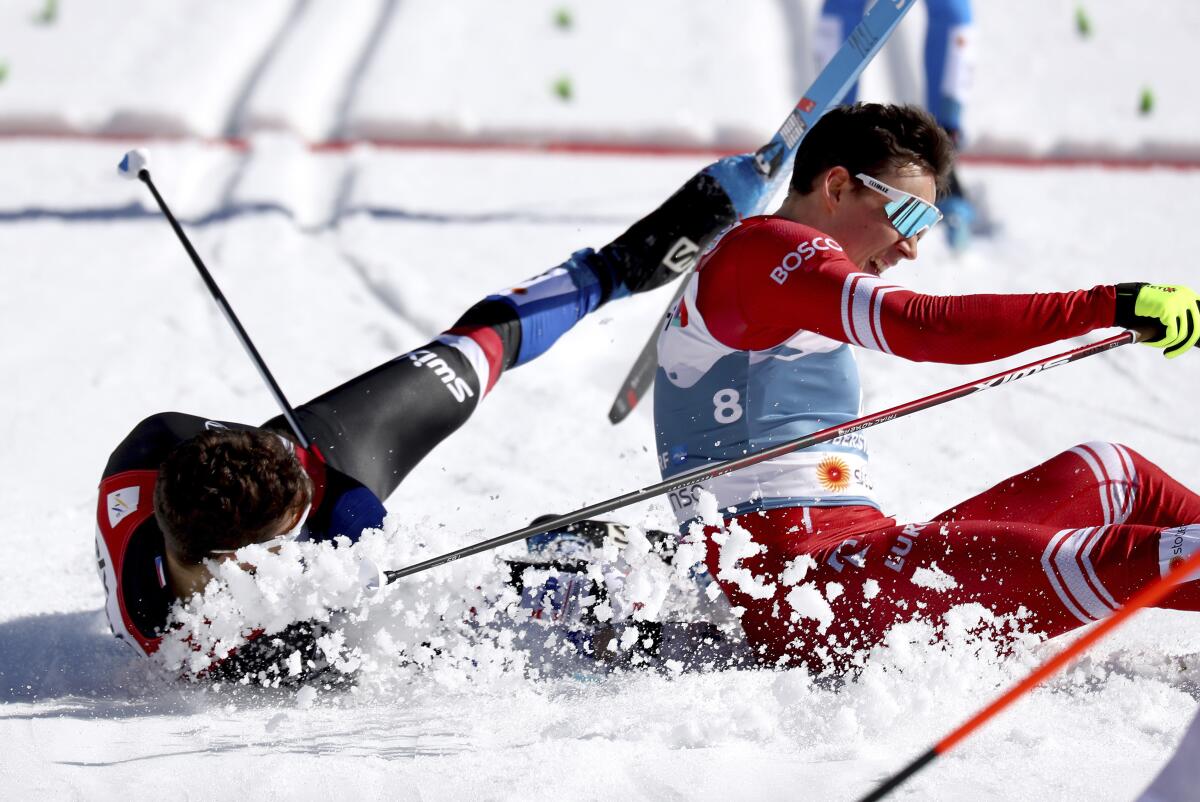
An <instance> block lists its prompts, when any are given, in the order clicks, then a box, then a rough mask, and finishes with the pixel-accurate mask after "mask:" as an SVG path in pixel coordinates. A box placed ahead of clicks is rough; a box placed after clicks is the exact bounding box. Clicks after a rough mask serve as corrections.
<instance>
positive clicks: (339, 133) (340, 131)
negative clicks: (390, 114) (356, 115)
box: [332, 0, 399, 140]
mask: <svg viewBox="0 0 1200 802" xmlns="http://www.w3.org/2000/svg"><path fill="white" fill-rule="evenodd" d="M398 5H399V0H386V1H385V2H384V4H383V7H382V8H381V9H380V10H379V17H378V19H376V21H375V25H374V27H373V28H372V29H371V35H370V36H369V37H368V38H367V41H366V44H365V45H364V46H363V48H362V50H361V51H360V52H359V54H358V57H357V58H356V59H355V62H354V68H353V69H352V70H351V71H350V76H349V77H348V78H347V79H346V86H345V89H344V90H343V92H342V97H341V98H340V99H339V100H338V104H337V109H336V111H335V113H334V121H335V122H334V126H333V136H332V138H333V139H335V140H337V139H341V138H342V137H344V136H345V135H346V133H347V132H348V131H349V128H350V126H349V119H350V114H351V112H352V111H353V109H354V101H355V100H356V99H357V98H358V91H359V85H360V84H361V83H362V79H363V76H364V75H366V73H367V69H368V68H369V67H370V66H371V61H372V60H374V58H375V54H376V53H377V52H378V51H379V44H380V42H382V41H383V38H384V36H385V35H386V34H387V31H388V29H389V28H390V27H391V24H392V20H393V19H394V18H395V16H396V7H397V6H398Z"/></svg>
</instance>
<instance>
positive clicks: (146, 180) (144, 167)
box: [117, 148, 311, 448]
mask: <svg viewBox="0 0 1200 802" xmlns="http://www.w3.org/2000/svg"><path fill="white" fill-rule="evenodd" d="M149 164H150V157H149V154H147V153H146V151H144V150H142V149H141V148H135V149H134V150H131V151H129V152H128V153H126V154H125V157H124V158H123V159H121V163H120V164H118V165H117V172H119V173H120V174H121V175H122V177H124V178H128V179H130V180H132V179H135V178H136V179H138V180H140V181H141V182H142V183H143V184H145V185H146V186H147V187H149V188H150V193H151V194H152V195H154V200H155V202H157V203H158V208H159V209H161V210H162V213H163V214H164V215H165V216H166V218H167V222H168V223H170V224H171V228H173V229H174V230H175V236H177V237H179V242H180V243H182V244H183V249H184V250H185V251H187V254H188V256H190V257H191V259H192V264H194V265H195V266H196V270H197V271H199V273H200V278H202V279H204V285H205V286H206V287H208V291H209V293H211V294H212V297H213V300H214V301H216V302H217V306H218V307H220V309H221V312H222V313H224V315H225V319H226V320H228V321H229V325H230V326H233V331H234V333H235V334H237V338H238V340H239V341H240V342H241V344H242V347H243V348H245V349H246V353H247V354H249V356H250V361H251V362H253V363H254V367H256V368H258V374H259V375H260V376H262V378H263V381H265V382H266V383H267V388H268V389H269V390H270V391H271V395H273V396H275V402H276V403H277V404H279V406H280V408H281V409H282V410H283V417H284V418H286V419H287V422H288V426H290V427H291V429H292V434H294V435H296V439H297V440H299V441H300V446H301V448H308V447H309V445H310V444H311V443H310V441H309V439H308V437H307V436H306V435H305V434H304V430H303V429H301V428H300V421H299V420H298V419H297V418H296V410H294V409H292V405H291V404H289V403H288V400H287V398H286V397H285V396H284V394H283V390H281V389H280V388H279V384H278V383H276V381H275V377H274V376H272V375H271V371H270V370H269V369H268V368H267V363H266V362H264V361H263V358H262V356H261V355H260V354H259V353H258V349H257V348H255V347H254V343H253V342H251V341H250V335H249V334H247V333H246V330H245V329H244V328H242V323H241V321H240V320H238V317H237V315H235V314H234V313H233V307H231V306H230V305H229V301H227V300H225V294H224V293H223V292H221V288H220V287H218V286H217V282H216V281H214V280H213V277H212V274H211V273H209V272H208V268H207V267H205V266H204V261H203V260H202V259H201V258H200V254H198V253H196V249H195V248H193V247H192V243H191V241H190V240H189V239H188V238H187V234H185V233H184V232H183V227H182V226H180V225H179V221H178V220H176V219H175V215H173V214H171V210H170V209H169V208H168V207H167V202H166V201H164V200H163V197H162V195H160V194H158V188H157V187H155V186H154V182H153V181H152V180H151V179H150V169H149Z"/></svg>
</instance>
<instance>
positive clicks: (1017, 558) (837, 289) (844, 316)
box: [655, 217, 1200, 671]
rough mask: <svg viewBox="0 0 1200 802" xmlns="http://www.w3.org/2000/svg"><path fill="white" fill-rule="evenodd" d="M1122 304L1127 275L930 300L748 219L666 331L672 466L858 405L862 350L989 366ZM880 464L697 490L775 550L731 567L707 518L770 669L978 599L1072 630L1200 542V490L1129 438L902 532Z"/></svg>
mask: <svg viewBox="0 0 1200 802" xmlns="http://www.w3.org/2000/svg"><path fill="white" fill-rule="evenodd" d="M1114 302H1115V288H1113V287H1111V286H1107V287H1096V288H1094V289H1091V290H1081V291H1077V292H1068V293H1040V294H1031V295H969V296H961V297H936V296H930V295H923V294H920V293H916V292H912V291H910V290H907V289H904V288H902V287H899V286H896V285H894V284H892V283H890V282H888V281H885V280H883V279H882V278H879V277H876V276H871V275H868V274H865V273H862V272H860V271H859V270H858V268H857V267H856V266H855V265H854V264H853V263H852V262H851V261H850V260H849V259H848V258H846V256H845V254H844V253H843V252H842V249H841V246H840V245H839V244H838V243H837V242H835V241H834V240H832V239H831V238H829V237H827V236H825V235H824V234H823V233H822V232H819V231H816V230H814V229H812V228H809V227H806V226H803V225H800V224H798V223H794V222H791V221H788V220H784V219H782V218H777V217H758V218H752V219H750V220H747V221H746V222H745V223H743V224H742V225H740V226H738V227H737V228H735V229H733V230H732V231H731V232H730V233H729V234H727V235H726V237H725V238H724V239H723V240H722V241H721V242H720V243H719V244H718V246H717V247H716V248H715V249H714V250H713V251H711V252H710V253H709V254H708V255H707V256H706V257H705V259H704V260H703V261H702V262H701V265H700V268H699V269H698V271H697V273H696V274H695V275H694V276H693V277H692V278H691V282H690V285H689V286H688V287H687V289H686V291H685V293H684V295H683V297H682V298H681V300H680V302H679V304H678V305H677V307H676V308H675V310H674V312H673V314H672V319H671V322H670V324H669V325H668V326H666V327H665V328H664V330H663V332H662V333H661V335H660V338H659V343H658V350H659V371H658V376H657V379H656V382H657V384H656V388H655V426H656V430H657V435H658V441H659V442H658V446H659V456H660V464H661V466H662V468H663V474H664V476H666V477H669V476H672V475H674V474H677V473H680V472H682V471H685V470H690V469H692V468H694V467H696V466H697V465H702V464H705V463H706V462H711V461H713V460H724V459H729V458H731V457H734V456H740V455H741V454H743V453H746V452H747V451H750V450H758V449H761V448H763V447H765V446H768V445H771V444H773V443H778V442H783V441H785V440H790V439H794V438H795V437H798V436H801V435H803V434H807V433H809V432H812V431H817V430H819V429H823V428H826V427H828V426H830V425H834V424H836V423H841V422H844V421H846V420H850V419H852V418H854V417H857V416H858V415H859V414H860V410H859V408H858V404H859V392H858V375H857V367H856V366H855V364H854V360H853V356H852V352H850V350H849V348H848V345H850V344H853V345H857V346H860V347H866V348H871V349H874V350H881V351H885V352H887V353H891V354H895V355H896V356H900V357H904V358H906V359H911V360H917V361H936V362H946V363H974V362H986V361H989V360H993V359H998V358H1001V357H1006V356H1010V355H1012V354H1016V353H1019V352H1021V351H1024V350H1027V349H1029V348H1033V347H1036V346H1039V345H1044V344H1046V343H1051V342H1054V341H1056V340H1060V339H1063V338H1067V337H1073V336H1078V335H1080V334H1084V333H1086V332H1088V331H1091V330H1093V329H1098V328H1105V327H1110V326H1112V325H1113V314H1114ZM847 388H849V389H847ZM866 468H867V448H866V443H865V439H863V438H860V437H855V438H851V439H847V440H844V441H833V442H832V443H828V444H824V445H821V446H816V447H814V448H813V449H809V450H806V451H803V452H799V453H798V454H796V455H794V456H793V455H788V456H787V457H784V458H781V459H777V460H772V461H771V462H768V463H763V464H761V465H759V466H754V467H753V468H751V469H749V470H748V472H746V471H739V472H735V473H734V474H731V475H729V476H727V477H719V478H717V479H714V480H710V481H708V482H705V483H703V484H702V485H700V487H701V488H703V489H705V490H707V491H709V492H711V493H712V494H713V495H715V496H716V500H717V504H718V507H719V509H721V510H722V511H729V510H732V515H730V518H728V519H726V524H728V523H729V521H730V520H731V519H736V521H737V523H738V524H739V525H740V526H741V527H743V528H745V529H746V530H748V531H749V533H750V535H751V537H752V539H753V541H754V542H755V543H756V544H758V545H759V546H761V547H764V548H763V550H762V551H761V552H760V553H759V554H757V555H755V556H752V557H747V558H743V559H742V560H741V561H740V563H738V564H737V565H736V566H730V565H726V566H724V569H725V570H724V571H723V570H722V569H723V566H722V564H721V545H720V541H722V540H723V539H724V538H723V536H720V535H718V537H717V538H716V539H714V538H713V537H712V536H713V535H714V534H718V533H720V532H721V531H722V530H721V529H720V528H716V527H707V528H706V530H705V533H706V536H707V560H706V561H707V564H708V569H709V571H710V573H711V574H712V575H713V576H714V577H716V578H717V580H718V581H719V582H720V584H721V588H722V589H723V590H724V592H725V593H726V595H727V596H728V597H729V600H730V602H731V603H732V604H733V605H734V606H735V607H742V608H744V610H745V612H744V613H743V614H742V618H741V620H742V625H743V629H744V630H745V633H746V636H747V639H748V640H749V642H750V645H751V647H752V648H753V649H754V651H755V652H756V654H757V656H758V658H759V659H760V660H761V661H762V662H764V663H767V664H772V665H786V664H802V665H806V666H808V667H809V668H810V669H812V670H814V671H821V670H824V669H827V668H834V669H840V668H844V667H845V666H846V665H848V664H849V663H850V662H851V661H853V660H854V659H856V656H857V655H860V654H861V653H862V652H863V650H865V649H867V648H870V647H871V646H873V645H875V644H876V643H878V642H879V641H880V640H881V639H882V638H883V636H884V635H885V634H886V632H887V631H888V630H889V629H890V628H891V627H892V626H894V625H895V624H896V623H898V622H901V621H906V620H909V619H912V618H915V617H926V618H929V619H931V620H934V621H936V620H937V619H939V618H940V617H941V616H942V615H943V614H944V613H945V612H946V611H947V610H948V609H949V608H950V607H952V606H955V605H960V604H964V603H968V602H977V603H980V604H982V605H984V606H985V607H987V608H989V609H990V610H992V611H994V612H995V613H997V614H1016V613H1018V612H1019V611H1021V610H1024V611H1026V612H1027V613H1028V614H1029V615H1028V617H1027V618H1026V623H1027V624H1028V626H1029V627H1030V628H1032V629H1034V630H1037V631H1041V632H1044V633H1046V634H1047V635H1050V636H1053V635H1057V634H1060V633H1062V632H1066V631H1067V630H1070V629H1072V628H1074V627H1078V626H1081V625H1082V624H1086V623H1088V622H1091V621H1095V620H1097V619H1099V618H1102V617H1104V616H1106V615H1108V614H1109V613H1111V612H1112V611H1113V610H1114V609H1115V608H1116V607H1118V606H1119V605H1120V604H1122V603H1123V602H1124V601H1126V600H1127V599H1128V598H1129V597H1130V596H1131V595H1132V594H1133V593H1134V592H1136V591H1137V590H1138V589H1139V588H1141V587H1142V586H1144V585H1145V584H1146V583H1148V582H1150V581H1151V580H1153V579H1155V578H1157V577H1158V576H1160V575H1161V574H1163V573H1165V572H1166V571H1168V570H1169V569H1170V567H1171V565H1172V564H1174V563H1175V562H1177V561H1179V560H1181V559H1183V558H1185V557H1186V556H1187V555H1188V554H1190V553H1191V552H1193V551H1194V550H1195V549H1196V548H1197V547H1200V496H1197V495H1196V494H1195V493H1193V492H1192V491H1190V490H1188V489H1187V488H1185V487H1184V486H1182V485H1181V484H1179V483H1178V482H1177V481H1175V480H1174V479H1172V478H1171V477H1170V476H1168V475H1166V474H1165V473H1164V472H1163V471H1162V470H1161V469H1160V468H1158V467H1157V466H1155V465H1154V464H1153V463H1151V462H1149V461H1148V460H1146V459H1145V458H1144V457H1142V456H1141V455H1140V454H1138V453H1137V452H1135V451H1133V450H1132V449H1129V448H1127V447H1125V446H1121V445H1117V444H1113V443H1087V444H1084V445H1080V446H1077V447H1075V448H1072V449H1070V450H1068V451H1066V452H1064V453H1062V454H1059V455H1058V456H1056V457H1054V458H1052V459H1050V460H1048V461H1047V462H1045V463H1043V464H1041V465H1039V466H1037V467H1036V468H1033V469H1032V470H1030V471H1027V472H1025V473H1022V474H1019V475H1018V476H1015V477H1012V478H1010V479H1007V480H1005V481H1003V482H1001V483H1000V484H998V485H996V486H995V487H993V488H992V489H990V490H987V491H985V492H983V493H981V494H980V495H978V496H976V497H974V498H972V499H969V500H967V501H965V502H963V503H961V504H958V505H955V506H954V507H952V508H951V509H950V510H947V511H946V512H944V513H942V514H941V515H938V516H936V517H935V518H934V519H933V520H932V521H929V522H922V523H912V524H907V525H900V524H897V522H896V521H895V520H894V519H892V518H888V517H886V516H885V515H884V514H883V513H882V512H880V511H879V509H878V507H877V506H876V504H875V502H874V500H873V498H872V493H871V485H870V482H869V480H868V479H867V471H866ZM697 500H698V498H697V496H696V495H695V494H687V493H684V494H675V495H674V496H673V498H672V506H673V507H674V509H675V510H676V512H677V514H678V516H679V519H680V522H681V524H684V525H686V524H687V523H688V522H689V521H690V520H692V519H694V518H695V511H694V509H693V507H694V505H695V503H696V501H697ZM804 557H809V558H811V559H812V560H813V561H815V567H809V568H808V570H807V571H806V572H805V571H802V570H797V569H799V568H800V565H801V562H795V563H794V562H793V561H796V560H797V559H798V558H804ZM789 567H791V569H792V570H790V571H789V570H788V569H789ZM736 568H743V569H748V570H749V571H750V572H751V574H752V575H753V576H755V577H758V578H759V580H760V582H759V584H758V586H757V587H756V586H755V585H754V584H753V583H751V584H750V585H749V586H746V584H745V583H744V582H743V581H742V580H741V579H739V576H740V577H745V576H746V574H745V573H744V572H741V573H740V574H739V572H738V571H737V570H731V569H736ZM801 575H803V576H802V578H800V577H801ZM830 583H834V585H833V587H832V588H830ZM814 592H816V593H819V594H821V599H820V600H818V602H817V604H816V605H815V606H814V604H813V603H812V601H813V595H812V594H813V593H814ZM1162 606H1165V607H1172V608H1178V609H1189V610H1196V609H1200V585H1198V584H1197V583H1187V584H1185V585H1183V586H1182V587H1181V588H1180V589H1178V590H1177V591H1175V592H1174V593H1173V594H1172V595H1170V596H1169V597H1167V599H1165V600H1164V602H1163V604H1162Z"/></svg>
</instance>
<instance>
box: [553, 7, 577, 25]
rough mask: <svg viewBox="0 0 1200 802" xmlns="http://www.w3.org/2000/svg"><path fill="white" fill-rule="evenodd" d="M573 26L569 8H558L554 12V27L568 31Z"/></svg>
mask: <svg viewBox="0 0 1200 802" xmlns="http://www.w3.org/2000/svg"><path fill="white" fill-rule="evenodd" d="M574 24H575V20H574V18H573V17H572V16H571V10H570V9H569V8H560V9H558V10H557V11H555V12H554V27H556V28H559V29H560V30H564V31H569V30H571V27H572V26H573V25H574Z"/></svg>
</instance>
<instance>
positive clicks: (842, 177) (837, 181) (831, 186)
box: [821, 166, 852, 212]
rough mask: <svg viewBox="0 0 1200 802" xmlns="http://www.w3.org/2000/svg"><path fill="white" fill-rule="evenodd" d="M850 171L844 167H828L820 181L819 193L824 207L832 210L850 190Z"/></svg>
mask: <svg viewBox="0 0 1200 802" xmlns="http://www.w3.org/2000/svg"><path fill="white" fill-rule="evenodd" d="M851 184H852V179H851V178H850V171H849V170H847V169H846V168H845V167H840V166H839V167H830V168H829V169H828V170H827V171H826V172H825V175H824V177H823V179H822V181H821V194H822V196H823V198H822V199H823V200H824V201H825V206H826V208H827V209H828V210H829V211H830V212H832V211H833V210H834V209H835V208H837V206H838V204H840V203H841V202H842V201H843V200H845V198H846V195H847V193H848V192H849V191H850V190H851V188H852V187H851Z"/></svg>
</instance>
